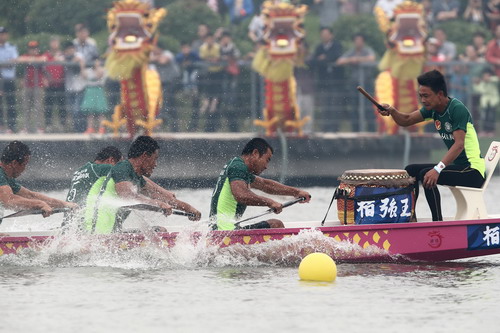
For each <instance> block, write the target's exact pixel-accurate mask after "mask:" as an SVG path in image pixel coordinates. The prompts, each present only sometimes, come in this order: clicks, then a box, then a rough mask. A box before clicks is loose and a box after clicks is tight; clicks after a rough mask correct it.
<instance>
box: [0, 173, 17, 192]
mask: <svg viewBox="0 0 500 333" xmlns="http://www.w3.org/2000/svg"><path fill="white" fill-rule="evenodd" d="M5 185H7V186H10V188H11V189H12V193H14V194H17V192H19V191H20V190H21V185H20V184H19V183H18V182H17V181H16V180H15V179H14V178H11V177H9V176H7V174H6V173H5V170H4V169H3V168H1V167H0V186H5Z"/></svg>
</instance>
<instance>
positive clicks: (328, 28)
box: [319, 27, 333, 35]
mask: <svg viewBox="0 0 500 333" xmlns="http://www.w3.org/2000/svg"><path fill="white" fill-rule="evenodd" d="M323 30H328V32H330V33H331V34H332V35H333V28H332V27H321V29H319V31H323Z"/></svg>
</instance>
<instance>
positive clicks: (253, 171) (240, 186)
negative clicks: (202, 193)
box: [210, 138, 311, 230]
mask: <svg viewBox="0 0 500 333" xmlns="http://www.w3.org/2000/svg"><path fill="white" fill-rule="evenodd" d="M272 156H273V148H272V147H271V145H270V144H269V143H268V142H267V141H266V140H264V139H262V138H253V139H252V140H250V141H249V142H248V143H247V144H246V145H245V147H244V148H243V151H242V153H241V156H237V157H234V158H232V159H231V160H230V161H229V162H228V163H226V165H224V168H223V170H222V172H221V173H220V175H219V179H218V180H217V185H216V187H215V190H214V192H213V194H212V203H211V206H210V219H211V221H212V222H213V223H214V224H216V225H217V229H218V230H233V229H235V228H241V229H266V228H283V227H284V225H283V222H282V221H280V220H278V219H269V220H266V221H257V222H255V223H251V224H250V223H249V224H246V225H244V226H243V225H241V226H239V225H235V222H236V221H237V220H239V219H240V218H241V216H242V215H243V213H244V212H245V209H246V207H247V206H266V207H269V208H270V209H272V210H273V211H274V212H275V213H276V214H279V213H281V211H282V210H283V205H282V204H281V203H279V202H277V201H275V200H273V199H271V198H268V197H265V196H262V195H259V194H257V193H255V192H253V191H252V190H251V188H252V189H257V190H261V191H262V192H264V193H268V194H275V195H288V196H293V197H295V198H301V197H302V198H305V199H304V200H303V201H301V203H306V202H309V201H310V200H311V195H310V194H309V193H308V192H306V191H303V190H300V189H298V188H295V187H291V186H287V185H283V184H281V183H278V182H276V181H274V180H270V179H265V178H262V177H260V176H259V175H260V174H261V173H262V172H263V171H264V170H266V169H267V165H268V164H269V162H270V161H271V157H272Z"/></svg>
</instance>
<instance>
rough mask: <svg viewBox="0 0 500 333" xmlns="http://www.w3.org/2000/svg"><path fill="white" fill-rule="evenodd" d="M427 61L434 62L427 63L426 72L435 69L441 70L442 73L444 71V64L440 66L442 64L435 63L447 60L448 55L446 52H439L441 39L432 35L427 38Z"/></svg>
mask: <svg viewBox="0 0 500 333" xmlns="http://www.w3.org/2000/svg"><path fill="white" fill-rule="evenodd" d="M426 44H427V45H426V46H427V48H426V49H427V61H428V62H431V63H433V64H426V65H425V66H424V70H423V71H424V72H428V71H431V70H433V69H436V70H438V71H440V72H441V73H444V67H443V66H440V65H437V64H435V63H439V62H445V61H446V57H445V55H444V54H442V53H440V52H439V41H438V40H437V39H436V38H434V37H431V38H429V39H428V40H427V43H426Z"/></svg>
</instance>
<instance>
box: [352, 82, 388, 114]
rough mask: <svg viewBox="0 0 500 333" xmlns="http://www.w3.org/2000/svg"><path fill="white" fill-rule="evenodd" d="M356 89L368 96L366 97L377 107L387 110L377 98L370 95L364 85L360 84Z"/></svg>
mask: <svg viewBox="0 0 500 333" xmlns="http://www.w3.org/2000/svg"><path fill="white" fill-rule="evenodd" d="M356 89H358V91H359V92H360V93H361V94H363V96H365V97H366V99H368V100H369V101H370V102H372V104H373V105H375V106H376V107H377V109H379V110H380V111H387V109H386V108H384V107H383V106H382V105H380V103H379V102H377V100H376V99H375V98H373V97H372V95H370V94H369V93H368V92H367V91H366V90H364V89H363V88H362V87H360V86H358V87H357V88H356Z"/></svg>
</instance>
